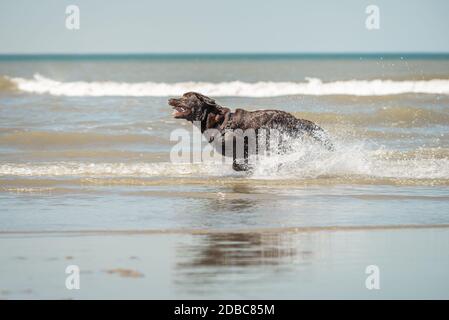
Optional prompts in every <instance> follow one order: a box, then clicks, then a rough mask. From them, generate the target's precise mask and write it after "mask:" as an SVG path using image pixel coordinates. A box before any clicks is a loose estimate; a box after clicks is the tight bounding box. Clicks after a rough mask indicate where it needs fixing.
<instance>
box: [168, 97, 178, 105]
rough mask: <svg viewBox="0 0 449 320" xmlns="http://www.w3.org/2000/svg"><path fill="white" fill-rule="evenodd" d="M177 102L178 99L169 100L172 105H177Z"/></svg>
mask: <svg viewBox="0 0 449 320" xmlns="http://www.w3.org/2000/svg"><path fill="white" fill-rule="evenodd" d="M176 103H178V99H169V100H168V104H169V105H171V106H173V105H175V104H176Z"/></svg>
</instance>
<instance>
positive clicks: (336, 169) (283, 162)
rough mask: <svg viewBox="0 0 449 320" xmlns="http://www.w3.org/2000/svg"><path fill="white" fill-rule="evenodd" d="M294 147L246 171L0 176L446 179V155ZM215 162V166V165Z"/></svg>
mask: <svg viewBox="0 0 449 320" xmlns="http://www.w3.org/2000/svg"><path fill="white" fill-rule="evenodd" d="M294 150H295V151H294V152H292V153H289V154H284V155H278V156H276V155H272V156H268V157H265V158H263V157H262V158H261V159H259V160H258V161H257V163H256V165H255V170H254V172H253V173H252V174H251V175H250V176H246V175H245V174H244V173H241V172H235V171H233V170H232V168H231V165H230V164H217V163H214V162H211V161H206V162H202V163H195V164H191V163H170V162H159V163H144V162H136V163H86V162H48V163H3V164H0V176H28V177H33V176H71V177H139V178H141V177H167V178H181V177H224V176H242V175H243V176H244V177H245V176H246V177H247V178H250V179H266V180H272V179H282V180H284V179H285V180H291V179H294V180H297V179H298V180H301V179H315V178H326V177H329V178H342V179H346V178H348V179H351V178H353V177H365V178H374V179H383V178H393V179H418V180H420V179H449V159H446V158H428V157H427V158H419V157H417V158H408V159H391V158H389V156H388V154H389V152H388V151H386V150H382V149H379V150H367V149H365V148H364V147H363V145H350V144H338V143H337V144H336V151H332V152H330V151H327V150H324V149H323V148H322V147H321V146H320V145H317V144H311V143H306V142H305V143H301V142H298V143H295V145H294ZM217 166H219V167H220V170H217Z"/></svg>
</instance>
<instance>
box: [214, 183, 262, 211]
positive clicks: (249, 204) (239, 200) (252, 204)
mask: <svg viewBox="0 0 449 320" xmlns="http://www.w3.org/2000/svg"><path fill="white" fill-rule="evenodd" d="M258 196H259V195H258V194H254V187H251V186H250V185H247V184H234V185H232V187H231V189H230V190H229V192H227V193H219V194H218V195H217V198H215V199H211V202H210V204H209V209H210V210H213V211H231V212H243V211H246V212H248V211H252V210H254V209H256V208H257V205H258V203H259V200H260V199H258V198H259V197H258Z"/></svg>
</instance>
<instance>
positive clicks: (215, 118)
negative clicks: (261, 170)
mask: <svg viewBox="0 0 449 320" xmlns="http://www.w3.org/2000/svg"><path fill="white" fill-rule="evenodd" d="M168 103H169V105H170V106H172V107H173V116H174V117H175V118H176V119H185V120H187V121H190V122H193V123H196V124H198V126H201V128H200V129H201V132H202V133H205V132H206V131H207V130H209V129H214V130H215V132H218V133H219V135H221V136H224V135H225V133H226V132H229V131H233V130H236V129H241V130H242V131H245V130H248V129H253V130H256V137H257V132H258V131H259V130H261V129H264V130H272V129H276V130H278V131H279V132H281V133H282V134H283V135H287V136H288V137H291V138H298V137H303V136H309V137H311V138H313V139H314V140H316V141H318V142H320V143H321V144H322V145H323V146H324V147H325V148H326V149H328V150H333V146H332V143H331V142H330V141H329V139H328V138H327V135H326V133H325V132H324V130H323V129H321V128H320V127H319V126H317V125H316V124H315V123H313V122H311V121H308V120H304V119H298V118H295V117H294V116H293V115H291V114H290V113H287V112H285V111H281V110H256V111H246V110H243V109H236V110H235V112H231V110H230V109H229V108H226V107H222V106H220V105H218V104H217V103H216V102H215V100H214V99H211V98H209V97H206V96H204V95H202V94H200V93H197V92H187V93H185V94H184V95H183V96H182V97H181V98H178V99H170V100H169V102H168ZM208 138H209V142H212V141H213V139H214V138H213V137H212V138H211V137H210V136H209V137H208ZM281 144H282V143H281ZM281 147H282V146H281ZM233 150H234V152H233V154H232V156H233V159H234V161H233V168H234V170H236V171H242V170H248V169H250V167H249V166H248V161H247V160H248V143H247V140H245V148H244V153H243V159H241V157H237V156H236V153H235V148H234V149H233ZM256 152H257V151H256ZM241 160H244V163H242V161H241Z"/></svg>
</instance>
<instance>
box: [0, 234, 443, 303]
mask: <svg viewBox="0 0 449 320" xmlns="http://www.w3.org/2000/svg"><path fill="white" fill-rule="evenodd" d="M448 244H449V227H448V226H445V225H440V226H439V227H437V228H436V227H432V226H429V227H423V226H420V227H419V228H416V227H415V226H404V227H401V228H397V227H394V226H383V227H382V226H378V227H376V228H364V227H357V228H308V229H297V230H294V229H272V230H270V229H265V230H251V229H247V230H234V231H233V232H226V231H220V230H215V231H214V230H210V231H208V230H201V231H200V232H195V230H184V231H182V230H177V231H175V232H173V231H170V230H167V231H164V232H162V231H160V232H152V231H151V230H122V231H107V230H104V231H88V232H86V231H71V232H44V231H42V232H26V233H23V232H2V233H1V234H0V245H1V247H2V248H1V250H0V261H1V263H0V284H1V288H0V298H1V299H15V298H19V299H41V298H44V299H95V298H106V299H131V298H136V299H147V298H150V299H187V298H190V299H208V298H210V299H220V298H226V299H233V298H235V299H240V298H245V299H246V298H247V299H252V298H254V299H259V298H272V299H281V298H285V299H309V298H325V299H327V298H336V299H343V298H355V299H385V298H386V299H405V298H413V299H416V298H419V299H430V298H435V299H448V298H449V290H448V288H449V277H447V270H449V255H448V254H447V252H449V251H448V249H449V248H448ZM111 248H114V249H113V250H111ZM68 265H77V266H79V268H80V289H79V290H68V289H67V288H66V287H65V280H66V277H67V276H68V275H67V274H66V273H65V269H66V267H67V266H68ZM369 265H377V266H378V267H379V270H380V289H379V290H368V289H367V288H366V286H365V280H366V278H367V277H368V274H366V273H365V269H366V267H367V266H369Z"/></svg>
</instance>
